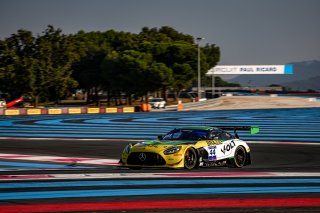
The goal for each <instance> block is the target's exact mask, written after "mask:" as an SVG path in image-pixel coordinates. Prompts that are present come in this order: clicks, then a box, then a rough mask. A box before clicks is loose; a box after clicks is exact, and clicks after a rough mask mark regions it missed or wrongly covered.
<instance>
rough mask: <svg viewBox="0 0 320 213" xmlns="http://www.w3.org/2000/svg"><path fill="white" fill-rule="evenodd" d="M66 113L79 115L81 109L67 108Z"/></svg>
mask: <svg viewBox="0 0 320 213" xmlns="http://www.w3.org/2000/svg"><path fill="white" fill-rule="evenodd" d="M68 113H69V114H80V113H81V108H68Z"/></svg>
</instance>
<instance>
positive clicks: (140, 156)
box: [139, 153, 147, 161]
mask: <svg viewBox="0 0 320 213" xmlns="http://www.w3.org/2000/svg"><path fill="white" fill-rule="evenodd" d="M146 158H147V155H146V154H145V153H140V154H139V159H140V161H145V160H146Z"/></svg>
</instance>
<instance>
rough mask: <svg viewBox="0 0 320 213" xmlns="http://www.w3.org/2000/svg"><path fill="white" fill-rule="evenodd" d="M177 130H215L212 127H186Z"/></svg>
mask: <svg viewBox="0 0 320 213" xmlns="http://www.w3.org/2000/svg"><path fill="white" fill-rule="evenodd" d="M176 129H180V130H184V129H185V130H212V129H215V128H214V127H211V126H185V127H180V128H176Z"/></svg>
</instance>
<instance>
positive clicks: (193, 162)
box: [184, 147, 198, 169]
mask: <svg viewBox="0 0 320 213" xmlns="http://www.w3.org/2000/svg"><path fill="white" fill-rule="evenodd" d="M197 166H198V156H197V152H196V150H195V149H194V148H192V147H190V148H188V149H187V150H186V152H185V153H184V168H186V169H193V168H196V167H197Z"/></svg>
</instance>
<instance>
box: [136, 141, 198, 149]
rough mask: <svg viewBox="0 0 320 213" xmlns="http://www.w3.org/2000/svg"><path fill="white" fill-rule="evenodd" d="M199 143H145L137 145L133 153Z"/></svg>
mask: <svg viewBox="0 0 320 213" xmlns="http://www.w3.org/2000/svg"><path fill="white" fill-rule="evenodd" d="M196 142H197V141H182V140H179V141H158V140H151V141H143V142H140V143H137V144H135V145H134V146H133V147H132V151H157V150H158V151H160V150H165V149H167V148H169V147H171V146H178V145H186V144H195V143H196Z"/></svg>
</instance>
